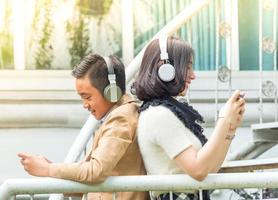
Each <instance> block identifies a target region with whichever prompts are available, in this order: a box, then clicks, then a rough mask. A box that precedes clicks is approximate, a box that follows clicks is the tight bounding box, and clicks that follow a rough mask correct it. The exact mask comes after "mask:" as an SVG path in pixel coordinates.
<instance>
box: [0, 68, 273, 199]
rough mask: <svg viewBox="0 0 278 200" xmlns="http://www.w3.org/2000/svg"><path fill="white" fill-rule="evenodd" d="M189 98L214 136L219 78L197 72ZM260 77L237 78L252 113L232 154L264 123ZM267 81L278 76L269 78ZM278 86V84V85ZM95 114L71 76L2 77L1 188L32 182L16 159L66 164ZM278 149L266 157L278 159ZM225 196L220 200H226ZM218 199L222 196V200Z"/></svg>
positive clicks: (269, 109) (269, 103)
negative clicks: (24, 155)
mask: <svg viewBox="0 0 278 200" xmlns="http://www.w3.org/2000/svg"><path fill="white" fill-rule="evenodd" d="M196 76H197V79H196V80H194V81H193V82H192V85H191V90H190V92H189V96H190V101H191V104H192V105H193V106H194V107H195V108H196V109H197V110H198V111H199V112H200V113H201V114H202V115H203V116H204V118H205V121H206V124H204V127H205V134H206V135H207V136H208V137H209V135H210V134H211V133H212V131H213V126H214V117H215V113H216V105H215V95H216V93H215V88H216V81H215V80H216V75H215V72H196ZM259 80H260V79H259V74H258V72H234V73H233V78H232V90H234V89H241V90H243V91H244V92H245V93H246V100H247V105H246V113H245V117H244V120H243V124H242V126H241V127H240V128H239V129H238V132H237V135H236V137H235V139H234V141H233V143H232V145H231V148H230V151H229V153H236V152H237V151H238V150H239V149H241V148H242V147H243V146H244V145H247V144H248V143H249V142H252V131H251V129H250V125H251V124H256V123H259V116H260V109H259V108H260V106H259V87H260V81H259ZM264 80H273V81H274V83H275V75H274V74H273V73H271V72H269V73H266V72H265V73H264ZM275 84H276V83H275ZM218 87H219V88H220V91H219V93H218V97H219V102H220V104H219V105H218V108H220V107H221V105H222V104H223V103H224V102H225V101H226V100H227V98H228V96H229V93H230V92H229V85H228V83H219V85H218ZM263 102H264V104H263V107H262V108H263V120H264V122H267V121H268V122H272V121H275V109H277V107H276V106H275V104H274V103H273V102H274V99H273V98H264V100H263ZM88 116H89V114H88V112H87V111H85V110H84V109H83V108H82V102H81V101H80V98H79V96H78V95H77V94H76V92H75V86H74V79H73V78H72V77H71V76H70V71H0V156H1V158H2V159H1V161H0V166H1V172H0V182H2V181H3V180H5V179H7V178H19V177H30V176H28V175H26V173H25V172H24V171H23V169H22V168H21V166H20V164H19V159H18V158H17V156H16V154H17V153H18V152H19V151H26V152H30V153H33V154H40V155H45V156H46V157H48V158H49V159H50V160H52V161H54V162H62V161H63V159H64V158H65V156H66V153H67V151H68V149H69V148H70V146H71V144H72V143H73V141H74V138H75V137H76V135H77V134H78V132H79V129H80V128H81V127H82V125H83V124H84V122H85V120H86V119H87V118H88ZM277 151H278V150H277V147H274V148H273V149H272V150H270V151H268V152H266V153H265V154H263V155H262V156H261V157H274V156H276V155H277ZM221 195H223V193H219V194H218V197H216V199H217V198H218V199H221V198H222V196H221ZM216 196H217V195H216Z"/></svg>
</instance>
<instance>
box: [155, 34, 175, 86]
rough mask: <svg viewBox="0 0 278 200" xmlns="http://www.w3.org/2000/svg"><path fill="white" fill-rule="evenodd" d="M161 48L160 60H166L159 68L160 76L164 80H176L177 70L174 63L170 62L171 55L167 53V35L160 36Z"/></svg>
mask: <svg viewBox="0 0 278 200" xmlns="http://www.w3.org/2000/svg"><path fill="white" fill-rule="evenodd" d="M158 40H159V48H160V60H162V61H164V64H163V65H161V66H160V67H159V69H158V77H159V78H160V79H161V80H162V81H164V82H170V81H172V80H174V78H175V75H176V72H175V68H174V66H173V65H171V64H170V62H169V56H168V53H167V40H168V37H167V35H162V36H160V37H159V39H158Z"/></svg>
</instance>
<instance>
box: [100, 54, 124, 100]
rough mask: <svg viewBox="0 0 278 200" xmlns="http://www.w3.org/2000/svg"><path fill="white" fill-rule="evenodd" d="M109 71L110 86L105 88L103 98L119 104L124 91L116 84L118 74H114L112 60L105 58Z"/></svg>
mask: <svg viewBox="0 0 278 200" xmlns="http://www.w3.org/2000/svg"><path fill="white" fill-rule="evenodd" d="M103 59H104V61H105V63H106V65H107V69H108V81H109V85H107V86H106V87H105V88H104V91H103V96H104V97H105V98H106V99H107V100H108V101H110V102H112V103H115V102H117V101H118V100H119V99H120V98H121V96H122V90H121V88H120V87H119V86H117V84H116V74H115V72H114V67H113V66H112V64H111V59H110V58H109V57H103Z"/></svg>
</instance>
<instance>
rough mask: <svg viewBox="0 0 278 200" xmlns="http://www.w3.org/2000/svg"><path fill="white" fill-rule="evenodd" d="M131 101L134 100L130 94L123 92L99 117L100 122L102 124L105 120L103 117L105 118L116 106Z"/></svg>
mask: <svg viewBox="0 0 278 200" xmlns="http://www.w3.org/2000/svg"><path fill="white" fill-rule="evenodd" d="M131 102H135V100H134V99H133V98H132V97H131V96H130V95H128V94H124V95H123V96H122V97H121V98H120V100H119V101H118V102H117V103H116V104H115V105H114V106H112V107H111V108H110V110H108V112H107V113H106V114H105V115H104V117H102V118H101V119H100V123H101V124H102V123H103V122H104V121H105V119H106V118H107V116H108V115H109V114H110V113H111V112H112V111H113V110H115V109H116V108H118V107H120V106H122V105H124V104H128V103H131Z"/></svg>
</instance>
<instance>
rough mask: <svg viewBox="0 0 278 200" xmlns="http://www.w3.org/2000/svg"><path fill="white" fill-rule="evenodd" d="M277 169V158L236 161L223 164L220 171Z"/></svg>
mask: <svg viewBox="0 0 278 200" xmlns="http://www.w3.org/2000/svg"><path fill="white" fill-rule="evenodd" d="M275 168H278V158H266V159H252V160H236V161H228V162H225V163H224V164H223V165H222V167H221V169H220V171H221V173H227V172H228V173H229V172H250V171H254V170H263V169H275Z"/></svg>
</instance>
